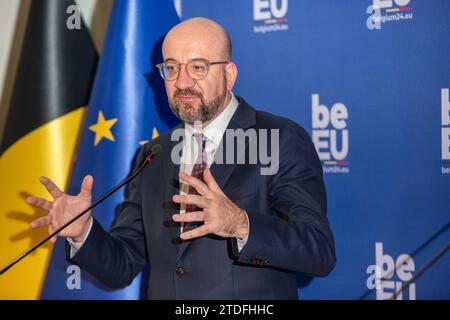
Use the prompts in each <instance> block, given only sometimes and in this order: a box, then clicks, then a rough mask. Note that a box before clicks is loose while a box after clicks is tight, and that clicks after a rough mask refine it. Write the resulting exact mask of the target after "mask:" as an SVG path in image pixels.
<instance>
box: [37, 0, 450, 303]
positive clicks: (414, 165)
mask: <svg viewBox="0 0 450 320" xmlns="http://www.w3.org/2000/svg"><path fill="white" fill-rule="evenodd" d="M166 1H167V2H164V3H165V5H164V6H163V7H167V6H171V3H172V1H171V0H166ZM176 2H177V3H180V1H176ZM138 3H139V5H143V6H144V7H142V8H143V9H145V10H136V9H137V7H138V6H137V4H138ZM156 3H160V2H156V1H150V0H149V1H141V0H133V1H125V0H124V1H121V0H118V1H116V4H115V10H114V11H113V16H112V18H111V19H112V22H111V25H110V30H109V33H108V37H107V41H106V43H107V46H106V47H105V50H106V51H105V53H104V56H103V57H102V60H101V65H100V69H99V73H98V78H97V81H96V87H95V88H94V95H93V97H92V99H91V103H90V107H89V108H90V109H89V112H88V116H87V120H86V124H85V127H84V130H83V136H82V138H81V141H82V142H81V145H80V152H79V153H78V159H77V162H76V164H75V171H74V174H73V177H72V183H71V190H72V192H78V186H79V184H80V181H81V178H82V177H83V176H84V175H85V174H88V173H91V174H94V175H96V176H99V181H98V182H97V183H96V184H94V187H95V189H94V198H98V196H99V195H100V194H102V193H103V192H104V191H106V190H107V189H108V188H110V187H111V186H112V185H113V184H115V183H117V182H118V181H119V180H120V179H122V178H123V177H125V176H126V174H127V173H128V170H129V161H130V159H131V158H132V156H133V152H134V151H135V149H136V148H137V147H138V143H139V141H140V140H146V139H149V138H151V135H152V129H153V128H157V129H158V130H159V131H160V132H162V131H165V130H167V129H168V128H169V127H171V126H172V125H173V123H174V122H173V119H170V117H169V118H168V116H167V115H165V112H168V107H167V106H165V108H160V107H159V106H161V105H162V104H164V103H165V99H166V97H165V93H164V89H163V86H162V81H161V80H160V81H159V82H155V81H154V80H155V78H154V77H155V74H154V72H153V76H152V73H151V71H152V70H151V65H150V62H151V64H155V63H156V62H160V61H158V59H159V60H160V59H161V58H160V56H159V55H160V52H159V51H155V48H156V47H157V46H155V41H156V42H157V44H158V43H159V44H160V42H158V41H159V40H158V39H160V36H162V35H163V34H164V33H165V32H167V31H168V30H169V28H170V25H171V24H172V22H173V21H175V20H176V19H173V13H172V15H170V14H169V13H170V12H171V8H163V9H165V10H161V11H158V10H157V8H153V11H149V10H150V9H149V7H148V6H149V5H150V4H153V5H155V4H156ZM169 3H170V5H168V4H169ZM127 8H128V9H127ZM172 9H173V8H172ZM127 12H130V13H132V14H131V15H130V16H128V18H127V14H126V13H127ZM164 12H165V13H164ZM181 12H182V19H183V20H184V19H187V18H190V17H195V16H204V17H208V18H212V19H214V20H216V21H218V22H219V23H221V24H222V25H223V26H224V27H225V28H226V29H227V30H228V31H229V33H230V35H231V37H232V40H233V43H234V61H235V62H236V63H237V65H238V68H239V77H238V82H237V85H236V88H235V90H234V91H235V93H236V94H238V95H241V96H243V97H244V98H245V99H246V100H247V101H248V102H249V103H251V104H252V105H253V106H254V107H256V108H258V109H261V110H265V111H269V112H272V113H275V114H278V115H282V116H285V117H288V118H290V119H292V120H294V121H296V122H298V123H299V124H300V125H302V126H303V127H304V128H305V129H307V130H308V131H309V132H310V134H311V136H312V138H313V141H314V143H315V145H316V148H317V151H318V153H319V155H320V157H321V160H322V161H323V167H324V171H325V181H326V185H327V190H328V214H329V219H330V222H331V225H332V228H333V231H334V233H335V237H336V248H337V259H338V261H337V265H336V268H335V269H334V270H333V272H332V273H331V274H330V275H329V276H328V277H326V278H324V279H313V280H311V279H308V278H307V277H304V276H301V275H299V281H298V282H299V294H300V297H301V298H304V299H375V298H378V299H387V298H389V297H390V296H392V294H393V293H394V292H395V291H396V290H398V289H399V288H400V287H401V286H402V285H403V284H405V283H406V281H408V280H409V279H411V277H412V276H414V275H416V274H417V272H418V270H420V268H421V267H422V266H423V265H424V264H425V263H426V261H427V260H429V259H430V258H431V257H432V256H433V255H435V254H436V253H437V252H438V251H439V250H440V249H442V248H443V247H444V246H445V245H446V244H448V243H449V240H450V214H449V201H448V200H449V199H450V197H449V195H448V193H449V190H450V149H449V148H450V114H449V113H450V99H449V87H450V72H449V71H450V1H448V0H433V1H429V0H346V1H342V0H326V1H325V0H227V1H219V0H216V1H212V0H182V1H181ZM149 13H152V14H151V15H150V16H149V17H147V19H144V20H140V19H139V20H138V21H140V22H141V24H139V25H138V27H139V28H138V30H140V31H139V32H136V30H134V29H133V26H135V24H134V23H132V22H133V21H135V18H134V17H140V18H144V17H145V14H149ZM169 16H171V17H172V19H169V18H168V17H169ZM125 18H127V19H126V20H123V19H125ZM136 19H138V18H136ZM126 21H128V22H129V23H126ZM145 21H148V24H147V23H145ZM127 26H128V27H127ZM150 31H152V32H153V33H152V32H150ZM146 32H150V33H149V34H147V33H146ZM140 36H142V37H141V38H139V37H140ZM147 36H149V37H147ZM122 37H124V38H126V39H129V40H130V41H131V40H132V41H141V43H142V44H143V47H139V46H138V47H137V48H138V51H133V52H136V53H137V54H138V56H140V57H141V58H142V57H144V60H138V61H140V62H139V63H142V64H138V65H135V64H133V61H136V60H135V59H134V58H135V57H133V56H132V55H131V56H128V58H127V59H125V60H123V58H124V57H122V56H120V54H123V53H124V52H122V51H120V50H121V49H120V48H121V45H120V41H121V40H120V39H122ZM138 38H139V39H138ZM117 41H119V43H117ZM124 43H127V44H128V45H130V44H131V46H132V47H133V48H134V46H135V45H136V46H137V44H136V43H135V44H134V45H133V43H134V42H129V41H128V42H127V41H125V42H124ZM116 45H117V47H115V46H116ZM114 50H119V51H118V53H119V56H114V53H113V52H116V51H114ZM152 50H153V51H152ZM108 52H109V53H108ZM149 57H151V59H149ZM119 61H121V62H119ZM121 67H124V68H125V67H128V68H134V69H127V70H128V71H127V70H125V69H126V68H125V69H124V70H121V69H120V68H121ZM130 70H131V71H130ZM136 70H137V72H136ZM153 71H154V70H153ZM128 72H130V73H128ZM148 72H150V73H149V74H148V75H147V79H144V74H145V73H148ZM127 74H128V75H135V76H136V75H137V76H138V77H139V79H134V80H132V81H136V82H133V83H134V84H136V86H127V85H126V83H127V82H126V81H124V82H122V80H126V79H125V78H123V77H126V76H127ZM156 76H157V75H156ZM121 79H122V80H121ZM115 80H117V81H115ZM146 81H148V83H149V84H150V85H148V84H146V85H147V86H146V87H143V84H144V83H145V82H146ZM152 83H153V85H152ZM155 83H156V84H157V83H159V85H155ZM135 87H137V88H141V89H142V90H141V91H142V92H141V93H140V94H143V96H142V95H141V96H135V95H133V94H132V95H131V96H127V97H128V98H126V101H125V100H122V99H125V98H123V97H125V94H129V92H128V89H130V88H135ZM152 87H153V88H152ZM139 97H145V99H139ZM130 99H131V100H130ZM137 101H140V102H141V103H139V104H136V103H135V102H137ZM158 101H159V102H158ZM163 102H164V103H163ZM142 103H144V105H143V104H142ZM136 106H139V107H142V108H141V109H135V110H134V111H130V110H131V109H129V108H131V107H136ZM99 110H100V111H103V112H104V115H105V118H106V120H110V119H114V118H118V119H119V122H117V123H116V125H115V126H113V127H112V129H111V130H112V134H113V135H114V136H115V137H116V139H117V140H116V141H117V143H116V144H115V147H114V148H113V144H111V143H110V141H108V140H107V139H103V140H102V141H101V142H100V144H99V145H98V146H97V147H94V134H93V132H91V131H92V130H89V128H90V126H92V125H93V124H95V123H96V121H98V115H99ZM125 115H127V116H126V117H125ZM125 119H128V120H130V121H134V120H139V121H138V122H136V123H130V124H126V125H125ZM132 128H133V129H132ZM131 129H132V130H131ZM132 133H133V134H132ZM122 143H123V145H122ZM119 147H123V148H125V149H126V150H127V155H126V159H125V158H120V159H121V160H119V161H117V162H116V163H115V164H114V163H113V161H112V160H114V159H116V160H117V159H118V154H121V153H122V151H121V150H119ZM103 156H104V157H103ZM110 161H111V163H109V162H110ZM105 163H107V164H108V166H107V167H108V168H110V171H109V172H103V173H99V172H100V171H99V170H101V168H103V167H105ZM117 173H119V174H117ZM111 176H113V177H114V179H110V177H111ZM101 177H107V179H105V180H101ZM106 181H108V182H109V184H106ZM119 198H120V195H118V196H117V198H114V199H112V200H111V201H110V202H109V203H105V204H104V205H103V209H105V208H110V209H111V210H110V212H111V215H109V216H103V217H102V218H101V219H102V220H101V221H102V223H103V224H104V226H105V227H107V226H108V225H109V224H110V223H111V222H112V220H113V212H114V210H113V209H114V207H115V205H116V203H117V201H119V200H120V199H119ZM99 214H101V213H100V212H99ZM63 255H64V249H63V243H62V242H58V243H57V246H56V248H55V251H54V255H53V257H52V261H51V264H50V268H49V274H50V273H51V274H52V276H51V277H50V276H49V275H48V276H47V281H46V284H45V286H44V294H43V297H44V298H80V297H81V298H99V299H102V298H105V299H106V298H136V297H137V296H138V288H137V286H138V284H136V283H135V284H134V285H135V287H134V288H131V290H128V291H124V292H122V293H117V294H116V293H113V292H109V291H108V290H107V289H106V288H102V287H101V286H98V284H97V283H95V281H94V280H92V279H90V278H89V277H87V278H83V286H86V288H88V289H89V290H87V291H86V290H82V291H81V292H80V293H78V294H77V293H70V294H69V293H67V290H66V287H65V281H66V279H67V274H66V270H65V268H66V266H67V263H66V262H64V256H63ZM377 270H378V271H379V272H377ZM377 275H378V277H377ZM80 295H81V296H80ZM400 298H403V299H437V298H440V299H449V298H450V254H449V253H447V255H445V256H443V257H442V258H441V259H440V260H439V261H437V262H436V264H435V265H433V266H432V267H431V268H430V269H429V270H428V271H427V272H426V273H425V274H423V276H422V277H421V278H419V280H417V281H416V282H415V283H414V284H413V285H412V286H411V287H410V288H409V289H408V290H405V291H404V293H403V294H402V295H401V296H400Z"/></svg>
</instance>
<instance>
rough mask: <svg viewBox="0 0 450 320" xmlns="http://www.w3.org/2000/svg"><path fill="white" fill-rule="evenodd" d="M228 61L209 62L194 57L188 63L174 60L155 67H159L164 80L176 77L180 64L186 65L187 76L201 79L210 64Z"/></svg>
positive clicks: (206, 72) (226, 62) (172, 79)
mask: <svg viewBox="0 0 450 320" xmlns="http://www.w3.org/2000/svg"><path fill="white" fill-rule="evenodd" d="M228 63H229V62H228V61H217V62H210V61H208V60H205V59H195V60H192V61H190V62H188V63H179V62H176V61H167V62H163V63H160V64H157V65H156V67H157V68H158V69H159V73H160V74H161V77H162V78H163V79H164V80H166V81H174V80H176V79H178V76H179V74H180V70H181V66H182V65H183V64H185V65H186V71H187V73H188V74H189V76H190V77H191V78H192V79H194V80H203V79H205V78H206V76H207V75H208V72H209V68H210V66H213V65H216V64H228Z"/></svg>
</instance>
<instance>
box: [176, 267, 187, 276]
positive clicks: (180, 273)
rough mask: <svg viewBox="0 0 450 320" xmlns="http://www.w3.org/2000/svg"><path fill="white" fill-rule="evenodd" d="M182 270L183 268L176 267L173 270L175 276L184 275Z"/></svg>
mask: <svg viewBox="0 0 450 320" xmlns="http://www.w3.org/2000/svg"><path fill="white" fill-rule="evenodd" d="M184 272H185V271H184V268H183V267H176V268H175V273H176V274H177V276H182V275H183V274H184Z"/></svg>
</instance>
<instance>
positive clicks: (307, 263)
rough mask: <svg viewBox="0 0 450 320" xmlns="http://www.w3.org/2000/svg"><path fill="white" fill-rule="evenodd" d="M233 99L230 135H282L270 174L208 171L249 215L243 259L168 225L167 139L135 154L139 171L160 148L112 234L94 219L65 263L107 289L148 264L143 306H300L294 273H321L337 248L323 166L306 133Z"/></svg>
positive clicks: (224, 245) (171, 171)
mask: <svg viewBox="0 0 450 320" xmlns="http://www.w3.org/2000/svg"><path fill="white" fill-rule="evenodd" d="M239 101H240V104H239V107H238V109H237V111H236V113H235V114H234V116H233V118H232V120H231V121H230V124H229V126H228V128H229V129H243V130H247V129H255V130H259V129H279V144H280V154H279V159H280V160H279V170H278V173H277V174H275V175H272V176H264V175H261V172H260V169H261V167H263V165H261V164H237V163H236V161H234V164H213V165H212V167H211V170H212V174H213V176H214V177H215V179H216V181H217V182H218V183H219V185H220V186H221V187H222V190H223V191H224V193H225V194H227V196H228V197H229V198H230V199H231V200H233V201H234V202H235V203H236V204H237V205H238V206H240V207H241V208H243V209H245V210H246V212H247V214H248V218H249V222H250V233H249V238H248V242H247V244H246V245H245V247H244V248H243V250H242V251H241V252H239V251H238V249H237V241H236V239H223V238H220V237H217V236H214V235H210V236H205V237H202V238H198V239H195V240H191V241H181V239H180V238H179V232H180V231H179V230H180V227H179V225H178V224H177V223H175V222H173V220H172V219H171V217H172V215H173V214H175V213H177V212H178V210H179V207H177V205H176V204H175V203H173V202H172V196H173V195H175V194H178V193H179V189H178V172H179V166H178V165H175V164H174V163H173V162H172V160H171V153H172V148H173V147H174V146H175V145H176V144H177V143H179V141H171V132H169V133H167V134H165V135H163V136H160V137H159V138H157V139H155V140H153V141H152V142H150V143H149V144H147V145H146V146H144V147H143V148H142V150H141V151H140V153H139V155H138V157H137V164H140V163H141V161H142V159H143V154H146V152H148V150H150V149H151V147H152V146H153V145H154V144H160V145H161V146H162V147H163V149H162V151H161V153H160V154H158V156H157V157H156V158H155V159H154V160H153V162H152V163H151V164H150V165H148V166H147V167H146V168H145V169H144V171H143V172H142V173H141V174H140V175H139V176H138V177H137V178H136V179H135V180H134V181H133V182H132V183H131V184H130V185H129V195H128V196H127V198H126V200H125V201H124V203H123V204H122V206H121V210H120V213H119V215H118V217H117V219H116V221H115V222H114V224H113V226H112V228H111V229H110V231H109V232H108V231H105V230H104V229H103V228H102V227H101V225H100V224H99V223H98V222H97V221H95V220H94V224H93V227H92V230H91V232H90V234H89V236H88V238H87V240H86V242H85V244H84V245H83V246H82V247H81V248H80V250H79V251H78V252H77V253H76V255H75V256H74V257H73V259H71V262H73V263H76V264H78V265H79V266H81V267H82V268H83V269H84V270H86V271H88V272H89V273H91V274H92V275H94V276H95V277H97V278H98V279H99V280H100V281H102V282H103V283H104V284H106V285H108V286H110V287H112V288H120V287H124V286H127V285H128V284H130V283H131V281H132V280H133V278H134V277H135V276H136V275H137V274H138V273H140V272H141V271H142V270H143V268H144V267H145V265H146V264H147V263H149V264H150V277H149V278H150V280H149V281H150V283H149V291H148V297H149V298H150V299H297V298H298V296H297V282H296V272H303V273H306V274H309V275H312V276H325V275H327V274H328V273H329V272H330V271H331V270H332V269H333V267H334V265H335V250H334V241H333V235H332V232H331V230H330V227H329V223H328V220H327V216H326V192H325V187H324V183H323V177H322V167H321V163H320V161H319V159H318V156H317V153H316V151H315V148H314V145H313V144H312V142H311V139H310V137H309V135H308V134H307V132H306V131H305V130H303V129H302V128H301V127H300V126H299V125H297V124H296V123H294V122H293V121H290V120H288V119H285V118H281V117H276V116H274V115H271V114H268V113H265V112H259V111H256V110H255V109H253V108H252V107H251V106H249V105H248V104H247V103H246V102H245V101H244V100H243V99H241V98H239ZM257 132H258V131H257ZM269 136H270V135H269ZM224 140H226V137H225V136H224ZM224 140H223V141H222V144H223V143H224ZM246 147H248V140H247V146H246ZM269 150H270V149H269ZM244 151H245V149H244ZM246 151H248V150H246ZM247 154H248V152H247ZM240 156H242V154H239V152H237V154H236V157H240ZM244 156H245V155H244Z"/></svg>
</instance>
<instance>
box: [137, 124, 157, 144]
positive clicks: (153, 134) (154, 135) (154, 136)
mask: <svg viewBox="0 0 450 320" xmlns="http://www.w3.org/2000/svg"><path fill="white" fill-rule="evenodd" d="M158 137H159V132H158V129H156V128H153V133H152V140H153V139H156V138H158ZM146 143H148V140H145V141H140V142H139V144H140V145H141V146H143V145H144V144H146Z"/></svg>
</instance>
